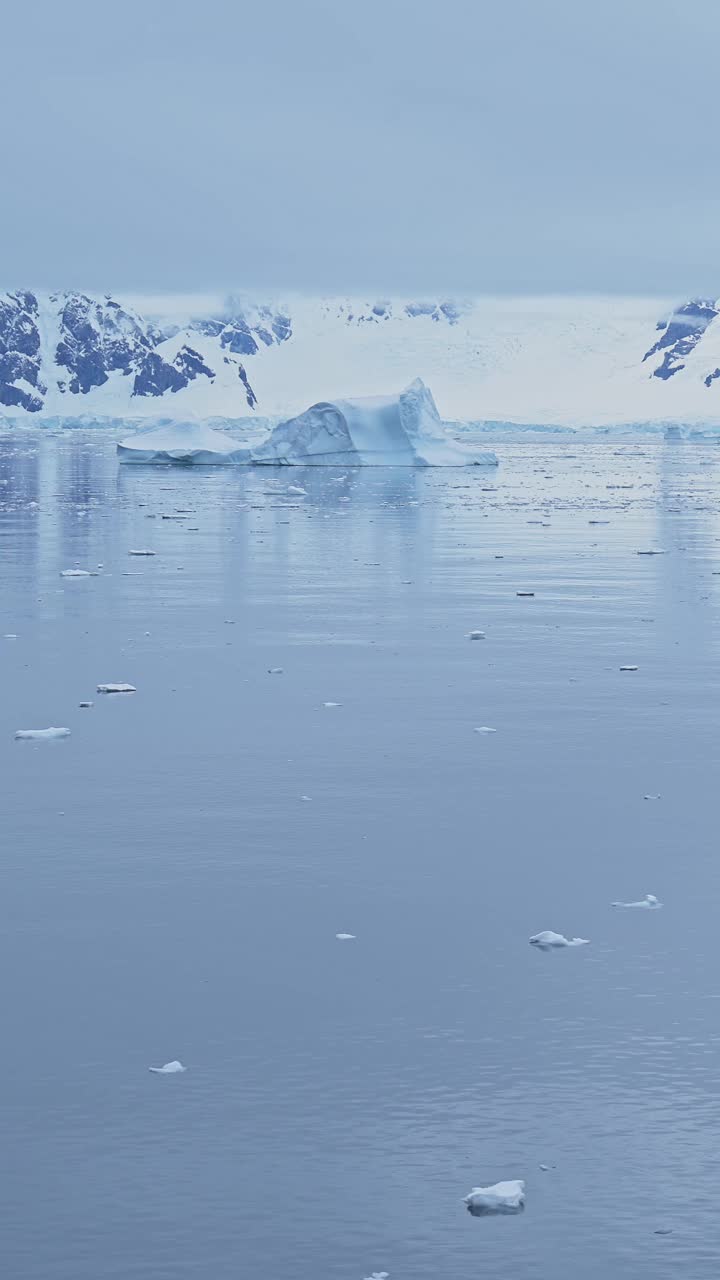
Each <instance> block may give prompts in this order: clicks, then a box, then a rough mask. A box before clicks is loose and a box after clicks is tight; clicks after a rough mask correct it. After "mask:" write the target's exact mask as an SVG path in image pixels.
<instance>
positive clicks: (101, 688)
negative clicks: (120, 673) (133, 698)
mask: <svg viewBox="0 0 720 1280" xmlns="http://www.w3.org/2000/svg"><path fill="white" fill-rule="evenodd" d="M97 691H98V693H137V689H136V688H135V685H134V684H99V685H98V687H97Z"/></svg>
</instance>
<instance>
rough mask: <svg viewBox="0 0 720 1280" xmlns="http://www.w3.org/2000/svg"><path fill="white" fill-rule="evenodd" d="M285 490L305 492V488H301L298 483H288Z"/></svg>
mask: <svg viewBox="0 0 720 1280" xmlns="http://www.w3.org/2000/svg"><path fill="white" fill-rule="evenodd" d="M287 492H288V493H307V489H303V488H302V486H301V485H299V484H289V485H288V487H287Z"/></svg>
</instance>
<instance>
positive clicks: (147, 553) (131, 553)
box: [128, 550, 155, 556]
mask: <svg viewBox="0 0 720 1280" xmlns="http://www.w3.org/2000/svg"><path fill="white" fill-rule="evenodd" d="M128 555H129V556H154V555H155V552H154V551H142V550H141V551H128Z"/></svg>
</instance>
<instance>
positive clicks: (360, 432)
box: [117, 378, 497, 467]
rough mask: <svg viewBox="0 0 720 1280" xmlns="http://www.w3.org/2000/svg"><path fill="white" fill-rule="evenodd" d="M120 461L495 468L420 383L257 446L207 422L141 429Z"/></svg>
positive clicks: (303, 420)
mask: <svg viewBox="0 0 720 1280" xmlns="http://www.w3.org/2000/svg"><path fill="white" fill-rule="evenodd" d="M117 452H118V457H119V459H120V461H121V462H126V463H127V462H129V463H148V462H152V463H180V464H184V465H188V464H196V465H225V466H233V465H252V466H298V467H302V466H313V467H324V466H336V465H338V464H341V465H342V466H361V467H465V466H497V458H496V457H495V454H494V453H490V452H488V451H486V450H485V451H481V450H477V449H472V448H468V447H465V446H463V445H459V444H458V443H457V442H456V441H455V440H454V439H453V438H452V436H451V435H449V433H448V432H447V431H446V429H445V427H444V426H443V423H442V421H441V418H440V415H439V413H438V411H437V406H436V404H435V401H434V400H433V397H432V393H431V392H430V390H429V388H428V387H426V386H425V384H424V382H422V381H421V379H420V378H416V379H415V380H414V382H412V383H411V384H410V386H408V387H406V388H405V390H404V391H401V392H400V394H399V395H395V396H371V397H367V398H365V399H358V400H335V401H332V402H330V401H322V402H320V403H318V404H314V405H311V407H310V408H309V409H306V410H305V412H304V413H301V414H299V415H298V417H295V418H290V419H288V420H287V421H286V422H281V423H280V424H279V425H278V426H277V427H275V429H274V430H273V431H271V433H270V435H269V437H268V438H267V439H266V440H264V441H260V442H259V443H255V444H250V445H245V446H243V445H239V444H238V443H237V442H236V441H234V440H233V438H232V437H231V436H229V435H226V434H225V433H223V432H221V431H216V430H214V429H212V428H210V427H208V426H206V425H205V424H204V423H202V422H186V423H178V424H174V425H163V426H160V427H157V428H151V429H149V430H146V431H140V432H138V433H137V434H136V435H133V436H128V437H127V438H126V439H125V440H121V441H120V443H119V444H118V446H117Z"/></svg>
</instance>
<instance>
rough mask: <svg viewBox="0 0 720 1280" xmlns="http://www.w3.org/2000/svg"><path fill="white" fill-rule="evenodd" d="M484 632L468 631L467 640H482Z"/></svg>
mask: <svg viewBox="0 0 720 1280" xmlns="http://www.w3.org/2000/svg"><path fill="white" fill-rule="evenodd" d="M484 639H485V632H484V631H468V640H484Z"/></svg>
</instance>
